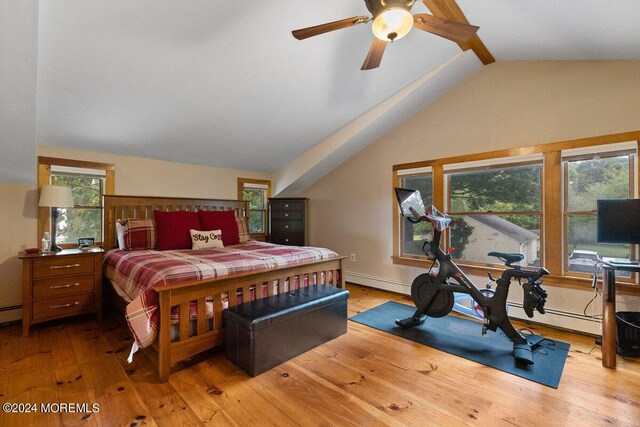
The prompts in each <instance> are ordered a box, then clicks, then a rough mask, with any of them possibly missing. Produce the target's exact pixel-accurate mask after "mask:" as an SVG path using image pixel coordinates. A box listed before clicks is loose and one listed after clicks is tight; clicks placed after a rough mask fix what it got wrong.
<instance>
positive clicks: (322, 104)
mask: <svg viewBox="0 0 640 427" xmlns="http://www.w3.org/2000/svg"><path fill="white" fill-rule="evenodd" d="M458 3H459V5H460V7H461V9H462V10H463V11H464V12H465V14H466V15H467V18H468V19H469V21H470V22H471V23H473V24H476V25H479V26H480V27H481V28H480V31H479V35H480V37H481V39H482V40H483V41H484V42H485V44H486V45H487V47H488V48H489V50H490V51H491V52H492V53H493V55H494V56H495V57H496V59H497V60H510V59H626V58H636V59H637V58H640V25H638V24H637V22H636V21H637V18H639V17H640V1H637V0H635V1H634V0H622V1H621V0H616V1H603V0H582V1H579V0H564V1H557V0H537V1H525V0H458ZM413 12H414V13H417V12H423V13H424V12H427V9H426V8H425V6H424V5H423V4H422V3H421V2H418V3H416V5H415V6H414V8H413ZM362 14H367V10H366V7H365V6H364V2H363V1H361V0H322V1H315V2H312V1H301V0H269V1H264V0H260V1H258V0H245V1H231V0H226V1H222V0H218V1H212V0H189V1H185V0H109V1H104V0H83V1H79V0H41V1H40V24H39V33H38V39H39V44H38V77H37V78H38V94H37V143H38V144H41V145H53V146H63V147H74V148H81V149H88V150H94V151H103V152H111V153H117V154H125V155H135V156H143V157H150V158H158V159H165V160H174V161H181V162H187V163H200V164H208V165H213V166H223V167H231V168H238V169H248V170H255V171H265V172H274V171H277V170H279V169H280V168H282V167H283V166H285V165H286V164H287V163H289V162H291V161H292V160H294V159H296V158H297V157H299V156H300V155H302V154H303V153H305V152H306V151H308V150H309V149H310V148H312V147H314V146H316V145H317V144H319V143H321V142H322V141H324V140H326V139H327V138H328V137H329V136H331V135H332V134H334V133H335V132H337V131H338V130H340V129H342V128H343V127H344V126H346V125H347V124H349V123H350V122H352V121H353V120H355V119H356V118H358V117H359V116H361V115H362V114H364V113H366V112H367V111H369V110H371V109H372V108H373V107H375V106H376V105H378V104H379V103H381V102H383V101H384V100H385V99H387V98H389V97H390V96H392V95H393V94H394V93H396V92H398V91H399V90H400V89H402V88H403V87H405V86H407V85H409V84H410V83H411V82H414V81H416V80H417V79H419V78H420V77H421V76H423V75H425V74H426V73H428V72H429V71H430V70H432V69H434V68H435V67H437V66H438V65H439V64H442V63H443V62H445V61H447V60H449V59H450V58H452V57H454V56H455V55H456V54H458V53H459V52H460V49H459V47H458V46H457V45H456V44H455V43H452V42H450V41H447V40H444V39H442V38H439V37H436V36H432V35H430V34H426V33H424V32H420V31H412V32H410V33H409V34H408V35H407V36H406V37H405V38H404V39H402V40H400V41H398V42H397V43H394V44H393V45H389V46H388V48H387V50H386V53H385V57H384V59H383V61H382V66H381V67H380V68H379V69H376V70H372V71H366V72H364V71H360V66H361V64H362V62H363V60H364V58H365V56H366V54H367V51H368V49H369V45H370V44H371V41H372V39H373V35H372V33H371V29H370V25H358V26H356V27H354V28H349V29H345V30H340V31H336V32H333V33H329V34H325V35H321V36H317V37H314V38H311V39H308V40H304V41H298V40H295V39H294V38H293V37H292V36H291V30H293V29H297V28H302V27H307V26H312V25H317V24H320V23H324V22H328V21H334V20H338V19H342V18H346V17H351V16H355V15H362ZM445 72H446V70H445ZM404 119H406V117H398V119H397V120H398V123H400V122H401V121H402V120H404ZM370 142H373V141H370Z"/></svg>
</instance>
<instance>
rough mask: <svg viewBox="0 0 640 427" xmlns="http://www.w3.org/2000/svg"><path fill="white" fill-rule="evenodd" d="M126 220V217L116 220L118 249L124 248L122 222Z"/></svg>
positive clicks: (123, 227)
mask: <svg viewBox="0 0 640 427" xmlns="http://www.w3.org/2000/svg"><path fill="white" fill-rule="evenodd" d="M126 222H127V220H126V219H119V220H117V221H116V237H117V238H118V249H122V250H124V232H125V230H126V228H125V226H124V225H122V224H123V223H126Z"/></svg>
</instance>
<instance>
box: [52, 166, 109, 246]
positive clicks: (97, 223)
mask: <svg viewBox="0 0 640 427" xmlns="http://www.w3.org/2000/svg"><path fill="white" fill-rule="evenodd" d="M51 184H53V185H61V186H65V187H71V192H72V194H73V202H74V205H75V206H74V207H73V208H67V209H61V213H60V217H59V218H58V224H57V226H58V229H57V240H58V242H60V243H77V242H78V239H80V238H84V237H91V238H93V239H94V240H95V241H96V242H101V241H102V193H103V187H104V177H99V176H83V175H72V174H56V172H52V173H51Z"/></svg>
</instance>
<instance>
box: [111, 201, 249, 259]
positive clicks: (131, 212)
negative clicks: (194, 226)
mask: <svg viewBox="0 0 640 427" xmlns="http://www.w3.org/2000/svg"><path fill="white" fill-rule="evenodd" d="M248 204H249V202H247V201H243V200H218V199H192V198H180V197H145V196H107V195H105V196H104V226H103V240H104V241H103V245H102V247H103V248H104V250H106V251H108V250H109V249H113V248H115V247H117V246H118V241H117V238H116V221H117V220H119V219H128V218H139V219H153V211H154V210H159V211H180V210H184V211H194V212H197V211H198V210H204V211H227V210H235V211H236V216H238V217H244V216H248V215H249V205H248Z"/></svg>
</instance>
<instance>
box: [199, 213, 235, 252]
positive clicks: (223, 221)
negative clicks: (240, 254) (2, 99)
mask: <svg viewBox="0 0 640 427" xmlns="http://www.w3.org/2000/svg"><path fill="white" fill-rule="evenodd" d="M198 215H200V223H201V224H202V228H200V229H199V230H205V231H209V230H221V231H222V242H223V243H224V245H225V246H229V245H235V244H237V243H240V236H239V234H238V224H237V223H236V212H235V211H233V210H229V211H199V212H198Z"/></svg>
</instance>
